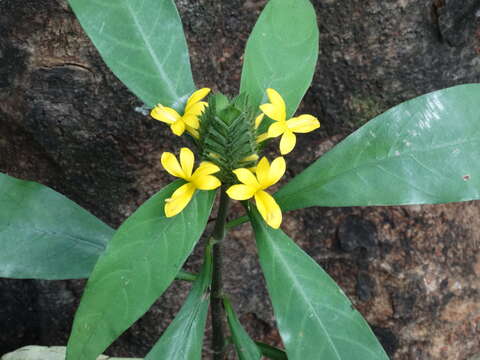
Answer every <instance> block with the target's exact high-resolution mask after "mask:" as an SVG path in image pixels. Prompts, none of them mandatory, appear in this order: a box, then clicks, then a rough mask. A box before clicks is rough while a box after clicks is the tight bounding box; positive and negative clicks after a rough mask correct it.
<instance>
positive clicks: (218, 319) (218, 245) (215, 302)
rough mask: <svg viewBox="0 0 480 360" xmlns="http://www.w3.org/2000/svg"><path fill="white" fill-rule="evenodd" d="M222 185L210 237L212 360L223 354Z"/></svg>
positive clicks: (224, 216)
mask: <svg viewBox="0 0 480 360" xmlns="http://www.w3.org/2000/svg"><path fill="white" fill-rule="evenodd" d="M225 190H226V189H225V188H224V187H223V186H222V188H221V194H220V206H219V209H218V215H217V220H216V222H215V228H214V229H213V234H212V238H213V239H214V242H215V245H213V248H212V255H213V274H212V292H211V294H210V300H211V306H212V307H211V310H212V311H211V316H212V330H213V340H212V348H213V360H223V358H224V355H225V325H224V324H225V322H224V319H225V309H224V308H223V279H222V256H223V254H222V240H223V238H224V237H225V223H226V220H227V213H228V207H229V202H230V201H229V198H228V195H227V193H226V192H225Z"/></svg>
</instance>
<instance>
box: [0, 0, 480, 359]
mask: <svg viewBox="0 0 480 360" xmlns="http://www.w3.org/2000/svg"><path fill="white" fill-rule="evenodd" d="M176 2H177V5H178V7H179V10H180V12H181V15H182V18H183V21H184V26H185V29H186V31H187V39H188V42H189V47H190V50H191V56H192V66H193V71H194V77H195V79H196V82H197V85H198V86H209V87H212V88H214V89H215V90H219V91H222V92H224V93H228V94H235V92H236V91H237V89H238V84H239V79H240V73H241V57H242V53H243V49H244V45H245V42H246V39H247V38H248V34H249V32H250V30H251V28H252V26H253V24H254V22H255V19H256V18H257V16H258V13H259V11H260V10H261V9H262V7H263V6H264V4H265V2H266V1H265V0H244V1H241V0H230V1H228V2H220V1H212V0H198V1H188V0H178V1H176ZM313 3H314V5H315V7H316V10H317V14H318V21H319V28H320V33H321V36H320V48H321V52H320V54H319V55H320V56H319V64H318V67H317V72H316V75H315V79H314V83H313V84H312V87H311V89H310V91H309V93H308V94H307V96H306V97H305V100H304V102H303V105H302V108H301V111H302V112H308V113H313V114H317V115H318V117H319V118H320V119H321V122H322V128H321V130H319V131H317V132H315V133H311V134H307V135H305V136H302V137H300V141H299V144H298V147H297V148H296V150H295V152H294V153H293V154H292V155H291V157H290V159H289V170H288V177H292V176H294V175H295V174H296V173H298V172H300V171H301V170H302V169H303V168H305V167H306V166H307V165H308V164H309V163H310V162H311V161H313V160H314V159H315V158H317V157H318V156H320V155H321V154H322V153H323V152H325V151H326V150H328V149H329V148H330V147H331V146H333V145H334V144H335V143H336V142H338V141H339V140H340V139H341V138H343V137H344V136H346V135H347V134H349V133H350V132H351V131H352V130H354V129H356V128H358V127H359V126H361V125H362V124H363V123H365V122H366V121H367V120H369V119H371V118H372V117H374V116H375V115H378V114H379V113H381V112H383V111H384V110H386V109H387V108H389V107H391V106H393V105H396V104H398V103H400V102H402V101H404V100H407V99H410V98H412V97H414V96H418V95H421V94H423V93H426V92H429V91H433V90H437V89H440V88H444V87H448V86H452V85H455V84H460V83H467V82H480V2H479V1H478V0H465V1H462V2H459V1H453V0H421V1H418V0H399V1H384V0H371V1H356V0H322V1H320V0H314V1H313ZM0 34H1V36H0V171H3V172H6V173H8V174H10V175H12V176H17V177H20V178H23V179H30V180H35V181H40V182H42V183H44V184H46V185H49V186H51V187H53V188H55V189H56V190H58V191H60V192H62V193H63V194H65V195H67V196H68V197H70V198H72V199H74V200H75V201H76V202H78V203H79V204H81V205H82V206H84V207H86V208H87V209H89V210H90V211H91V212H93V213H94V214H95V215H97V216H99V217H100V218H102V219H103V220H104V221H106V222H108V223H109V224H110V225H112V226H118V225H119V224H120V223H121V222H122V221H123V220H124V219H125V218H126V217H127V216H128V215H130V214H131V213H132V212H133V211H134V210H135V209H136V208H137V207H138V206H139V205H140V204H141V203H143V202H144V201H145V200H146V199H147V198H148V197H149V196H151V195H152V194H154V193H155V192H156V191H157V190H159V189H160V188H161V187H163V186H164V185H166V184H167V183H168V182H169V181H170V178H169V176H167V174H166V173H165V172H164V171H162V169H161V167H160V165H159V161H158V159H159V156H160V154H161V153H162V152H163V151H166V150H168V151H174V150H175V149H178V148H179V147H180V146H181V145H183V144H184V143H183V140H182V139H180V138H176V137H175V138H174V137H172V136H171V135H170V134H169V130H168V128H166V127H164V126H162V124H160V123H159V122H156V121H153V120H151V119H149V118H148V117H145V116H143V115H142V114H141V113H139V112H136V111H135V108H137V107H138V106H141V105H142V104H141V103H140V102H139V101H138V100H137V99H136V98H135V97H134V96H133V95H132V94H131V93H129V91H128V90H127V89H126V88H125V87H124V86H123V85H122V84H121V83H120V82H119V81H118V80H117V79H116V78H115V77H114V76H113V75H112V74H111V73H110V72H109V71H108V69H107V68H106V67H105V65H104V64H103V63H102V61H101V59H100V57H99V56H98V53H97V52H96V50H95V48H94V47H93V46H92V44H91V43H90V41H89V40H88V38H87V37H86V36H85V34H84V33H83V32H82V30H81V28H80V26H79V24H78V23H77V21H76V20H75V17H74V16H73V14H72V13H71V11H70V10H69V8H68V6H67V3H66V1H64V0H22V1H18V0H0ZM272 61H274V59H272ZM267 151H269V152H270V153H271V154H274V148H273V147H270V148H268V149H267ZM233 211H236V212H237V213H241V211H242V210H241V207H240V206H234V208H233ZM479 215H480V205H479V204H478V203H477V202H469V203H460V204H449V205H438V206H410V207H388V208H387V207H377V208H342V209H330V208H315V209H307V210H299V211H295V212H292V213H290V214H288V215H286V219H285V222H284V225H283V228H284V230H285V231H286V232H287V233H288V234H289V235H290V236H291V237H292V238H294V239H295V240H296V241H297V242H298V243H299V245H301V246H302V247H303V248H304V249H305V250H306V251H307V252H308V253H309V254H310V255H311V256H313V257H314V258H315V259H316V260H317V261H318V262H319V263H320V264H321V265H322V266H323V267H324V268H325V269H326V270H327V271H328V272H329V274H331V275H332V277H333V278H334V279H335V280H336V281H338V282H339V284H340V285H341V286H342V288H343V289H345V291H346V293H347V294H348V295H349V296H350V298H351V299H352V300H353V302H354V304H355V305H356V306H357V307H358V309H359V310H360V311H361V312H362V313H363V314H364V316H365V317H366V318H367V320H368V321H369V322H370V324H371V325H372V327H373V329H374V330H375V333H376V334H377V336H378V337H379V339H380V340H381V342H382V344H383V345H384V347H385V349H386V350H387V351H388V353H389V354H390V356H391V358H392V359H395V360H417V359H418V360H426V359H432V360H440V359H449V360H467V359H470V358H471V357H472V356H474V355H475V354H478V352H479V351H480V301H479V299H480V280H479V279H480V251H479V244H480V239H479V235H478V234H479V231H478V228H479V225H480V224H479V220H478V219H480V216H479ZM225 247H226V251H227V253H228V254H229V259H228V260H227V263H226V266H225V268H226V282H227V292H228V293H229V294H230V295H231V297H232V298H233V303H234V305H235V308H236V310H237V311H238V313H239V314H240V318H241V320H242V322H243V323H244V324H246V327H247V329H248V330H249V332H250V334H251V335H252V336H254V337H255V338H256V339H258V340H262V341H265V342H269V343H272V344H277V345H280V338H279V336H278V332H277V330H276V329H275V326H274V321H273V317H272V313H271V308H270V304H269V300H268V297H267V294H266V290H265V287H264V282H263V278H262V276H261V271H260V269H259V266H258V262H257V259H256V250H255V246H254V242H253V240H252V239H251V230H250V228H249V226H248V225H243V226H241V227H239V228H237V229H234V230H233V231H232V233H231V235H230V237H229V239H228V241H227V242H226V243H225ZM200 254H201V248H200V247H199V248H198V249H197V251H196V252H195V254H194V255H193V256H192V258H191V259H190V260H189V263H188V266H187V268H188V269H191V270H198V268H199V265H200ZM83 287H84V282H83V281H79V280H77V281H63V282H47V281H17V280H11V279H0V329H1V331H0V354H3V353H6V352H9V351H12V350H14V349H16V348H19V347H21V346H23V345H30V344H33V343H35V344H40V345H65V344H66V341H67V338H68V333H69V331H70V327H71V321H72V318H73V314H74V311H75V308H76V306H77V305H78V301H79V298H80V296H81V293H82V290H83ZM188 288H189V285H188V284H186V283H183V282H177V283H175V284H173V285H172V286H171V288H170V289H169V291H168V292H167V293H166V294H165V295H164V296H162V298H161V299H160V300H159V301H158V302H157V303H156V304H155V305H154V306H153V307H152V309H151V310H150V311H149V313H148V314H147V315H146V316H144V317H143V318H142V319H140V320H139V321H138V322H137V323H136V324H135V325H134V326H133V327H132V328H131V329H130V330H129V331H127V332H126V333H125V334H124V335H123V336H122V337H121V338H120V339H119V340H118V341H117V342H115V344H114V345H112V346H111V347H110V349H109V350H108V351H107V353H108V354H111V355H114V356H137V357H142V356H144V355H145V354H146V353H147V351H148V349H149V348H150V347H151V346H152V345H153V344H154V343H155V341H156V339H157V338H158V336H159V335H160V334H161V332H162V331H163V330H164V329H165V327H166V326H167V325H168V323H169V321H170V320H171V319H172V317H173V316H174V314H175V313H176V311H177V310H178V309H179V307H180V305H181V301H182V300H183V299H184V298H185V296H186V293H187V292H188ZM5 329H8V330H6V331H5ZM207 343H208V338H207ZM207 355H208V350H206V351H205V356H206V357H207Z"/></svg>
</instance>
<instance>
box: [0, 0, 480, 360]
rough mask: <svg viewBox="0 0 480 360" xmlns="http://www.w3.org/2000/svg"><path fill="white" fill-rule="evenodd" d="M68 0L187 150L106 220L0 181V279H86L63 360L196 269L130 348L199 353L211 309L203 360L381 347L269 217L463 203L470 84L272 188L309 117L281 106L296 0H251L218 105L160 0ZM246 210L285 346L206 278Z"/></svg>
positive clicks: (477, 102) (474, 95)
mask: <svg viewBox="0 0 480 360" xmlns="http://www.w3.org/2000/svg"><path fill="white" fill-rule="evenodd" d="M70 5H71V7H72V9H73V10H74V12H75V13H76V15H77V17H78V19H79V20H80V23H81V24H82V26H83V28H84V29H85V31H86V33H87V34H88V35H89V36H90V38H91V39H92V41H93V43H94V44H95V46H96V47H97V49H98V50H99V52H100V54H101V55H102V57H103V59H104V60H105V62H106V63H107V65H108V66H109V67H110V69H111V70H112V71H113V72H114V73H115V74H116V75H117V77H118V78H119V79H120V80H121V81H123V82H124V83H125V84H126V85H127V86H128V87H129V88H130V90H131V91H132V92H133V93H135V94H136V95H137V96H138V97H139V98H140V99H141V100H142V101H143V102H144V103H145V104H146V105H147V106H149V107H150V108H151V109H152V110H151V116H152V117H153V118H155V119H157V120H160V121H162V122H164V123H166V124H167V125H169V126H170V128H171V130H172V132H173V134H174V135H178V136H181V135H182V136H183V135H184V136H188V137H189V138H190V139H191V144H192V146H191V147H190V148H186V147H184V148H181V149H179V156H178V159H179V160H178V159H177V157H176V155H174V154H172V153H169V152H166V153H164V154H163V155H162V158H161V162H162V164H163V166H164V168H165V170H166V171H168V172H169V173H170V174H171V175H173V176H175V177H178V178H180V179H179V180H176V181H174V182H172V183H171V184H170V185H167V186H166V187H165V188H163V189H162V190H160V191H159V192H158V193H157V194H156V195H154V196H153V197H152V198H151V199H149V200H148V201H147V202H145V203H144V204H143V205H142V206H141V207H140V208H139V209H138V210H137V211H136V212H135V213H134V214H133V215H132V216H130V217H129V218H128V219H127V220H126V221H125V222H124V223H123V224H122V226H120V228H119V229H118V230H116V231H114V230H112V229H110V228H109V227H108V226H106V225H105V224H103V223H102V222H101V221H100V220H98V219H97V218H95V217H94V216H93V215H91V214H89V213H87V212H86V211H85V210H83V209H81V208H80V207H78V206H77V205H76V204H74V203H73V202H71V201H69V200H68V199H66V198H65V197H63V196H62V195H60V194H58V193H56V192H54V191H53V190H51V189H48V188H46V187H44V186H42V185H40V184H36V183H31V182H25V181H21V180H17V179H14V178H12V177H9V176H7V175H3V174H2V175H0V199H1V201H2V206H1V207H0V241H1V243H2V252H0V276H3V277H13V278H39V279H68V278H84V277H88V278H89V280H88V283H87V287H86V289H85V293H84V295H83V297H82V301H81V304H80V307H79V309H78V311H77V314H76V317H75V321H74V324H73V329H72V333H71V336H70V340H69V344H68V350H67V360H93V359H95V358H96V357H97V355H99V354H100V353H102V352H103V351H104V350H105V349H106V348H107V347H108V346H109V345H110V344H111V343H112V342H113V341H114V340H115V339H116V338H117V337H118V336H119V335H120V334H121V333H122V332H124V331H125V330H126V329H127V328H128V327H129V326H131V325H132V324H133V323H134V322H135V321H136V320H137V319H139V318H140V317H141V316H142V315H143V314H144V313H145V312H146V311H147V310H148V309H149V307H150V306H151V305H152V304H153V302H154V301H155V300H156V299H157V298H158V297H159V296H160V295H162V293H163V292H164V291H165V290H166V288H167V287H168V286H169V285H170V284H171V283H172V281H174V279H175V278H178V279H184V280H190V281H194V283H193V286H192V289H191V291H190V294H189V296H188V298H187V300H186V301H185V303H184V305H183V307H182V308H181V310H180V311H179V313H178V314H177V316H176V317H175V319H174V320H173V322H172V323H171V324H170V326H169V327H168V328H167V330H166V331H165V332H164V333H163V335H162V336H161V337H160V339H159V340H158V342H157V344H156V345H155V346H154V348H153V349H152V350H151V352H150V353H149V354H148V355H147V357H146V359H200V358H201V350H202V341H203V333H204V328H205V323H206V318H207V312H208V309H209V307H210V308H211V317H212V328H213V347H214V349H213V350H214V355H213V356H214V359H222V358H223V357H224V351H225V346H226V343H227V342H228V341H230V342H232V343H233V344H234V345H235V348H236V350H237V354H238V357H239V358H240V359H241V360H244V359H245V360H247V359H259V358H260V357H261V356H262V354H263V355H264V356H266V357H269V358H272V359H286V358H287V357H288V359H291V360H305V359H322V360H331V359H332V360H337V359H341V360H346V359H348V360H358V359H388V357H387V355H386V354H385V352H384V350H383V349H382V347H381V346H380V344H379V342H378V341H377V339H376V337H375V336H374V335H373V333H372V331H371V330H370V328H369V326H368V324H367V323H366V321H365V320H364V319H363V318H362V316H361V315H360V314H359V313H358V312H357V311H356V310H355V309H354V308H353V307H352V305H351V303H350V301H349V300H348V299H347V297H346V296H345V295H344V293H343V292H342V291H341V289H340V288H339V287H338V286H337V285H336V284H335V282H334V281H333V280H332V279H331V278H330V277H329V276H328V275H327V274H326V273H325V272H324V271H323V270H322V268H321V267H320V266H319V265H318V264H317V263H316V262H315V261H314V260H312V259H311V258H310V257H309V256H308V255H307V254H305V253H304V252H303V251H302V250H301V249H300V248H299V247H298V246H296V245H295V243H294V242H293V241H292V240H291V239H290V238H289V237H288V236H287V235H286V234H285V233H283V232H282V230H280V229H279V227H280V225H281V220H282V211H283V212H285V211H289V210H294V209H300V208H305V207H309V206H366V205H404V204H434V203H445V202H452V201H466V200H472V199H479V198H480V192H479V186H480V165H479V162H478V161H476V160H477V159H478V157H479V155H480V154H479V153H480V146H479V145H480V111H479V107H480V85H479V84H466V85H460V86H456V87H452V88H448V89H444V90H440V91H436V92H433V93H430V94H427V95H423V96H420V97H418V98H415V99H413V100H410V101H407V102H405V103H403V104H400V105H398V106H396V107H394V108H393V109H391V110H389V111H387V112H385V113H384V114H382V115H380V116H378V117H376V118H375V119H373V120H371V121H370V122H368V123H367V124H366V125H364V126H362V127H361V128H360V129H358V130H357V131H356V132H355V133H353V134H351V135H350V136H348V137H347V138H346V139H345V140H343V141H342V142H341V143H340V144H338V145H337V146H335V147H334V148H333V149H332V150H331V151H329V152H328V153H327V154H325V155H324V156H322V157H321V158H319V159H318V160H317V161H315V162H314V163H313V164H312V165H310V166H309V167H308V168H307V169H305V170H304V171H302V172H301V173H300V174H299V175H297V176H295V177H294V178H293V179H291V180H290V181H289V182H288V183H287V184H286V185H284V186H283V187H281V188H280V189H279V190H278V191H277V192H276V193H275V194H273V196H272V194H271V190H270V187H271V186H272V185H274V184H275V183H277V182H278V181H279V179H280V178H281V177H282V176H283V174H284V172H285V168H286V163H288V154H289V153H290V152H291V151H292V150H293V148H294V146H295V142H296V134H299V133H304V132H310V131H313V130H315V129H316V128H318V127H319V122H318V120H317V119H316V118H315V117H314V116H312V115H299V116H296V117H295V116H293V114H294V113H295V110H296V108H297V106H298V104H299V103H300V101H301V99H302V97H303V95H304V93H305V92H306V90H307V88H308V87H309V85H310V83H311V81H312V76H313V72H314V68H315V64H316V60H317V54H318V30H317V23H316V16H315V12H314V10H313V7H312V5H311V4H310V2H309V1H308V0H270V1H269V2H268V3H267V5H266V7H265V9H264V10H263V11H262V14H261V16H260V18H259V19H258V21H257V24H256V25H255V27H254V29H253V31H252V34H251V36H250V38H249V40H248V43H247V48H246V51H245V56H244V64H243V72H242V79H241V84H240V95H239V96H237V97H235V98H233V99H229V98H227V97H226V96H224V95H222V94H220V93H216V94H210V90H209V89H207V88H203V89H200V90H196V89H195V86H194V84H193V80H192V74H191V69H190V63H189V57H188V51H187V47H186V42H185V37H184V34H183V30H182V26H181V22H180V18H179V16H178V13H177V10H176V7H175V4H174V2H173V1H172V0H115V1H112V2H105V1H94V0H70ZM207 96H208V97H207ZM277 137H280V140H279V152H280V154H279V156H278V157H276V158H274V159H270V160H271V161H269V160H268V159H267V158H266V157H264V156H263V157H262V155H261V150H262V147H263V145H264V144H265V142H267V141H276V140H274V138H277ZM283 155H285V156H286V157H287V158H286V159H287V160H285V158H284V157H283ZM195 159H197V160H199V161H200V162H198V164H197V166H195ZM218 189H219V190H218ZM217 191H218V192H220V201H219V209H218V215H217V217H216V221H215V226H214V229H213V232H212V234H211V235H210V237H209V240H208V241H207V245H206V248H205V261H204V265H203V267H202V270H201V272H200V273H199V274H198V275H195V274H190V273H185V272H183V271H182V270H181V268H182V265H183V264H184V262H185V260H186V259H187V257H188V256H189V254H190V253H191V252H192V250H193V248H194V246H195V245H196V243H197V241H198V240H199V238H200V237H201V235H202V233H203V232H204V229H205V227H206V224H207V221H208V219H209V216H210V213H211V210H212V206H213V204H214V198H215V194H216V192H217ZM229 197H230V198H232V199H236V200H241V201H243V204H244V205H245V208H246V209H247V214H248V216H246V217H240V218H237V219H235V220H233V221H231V222H230V223H228V224H227V222H226V220H227V215H228V209H229V202H230V199H229ZM249 199H253V200H249ZM246 221H250V222H251V224H252V226H253V229H254V233H255V237H256V243H257V247H258V256H259V259H260V264H261V266H262V270H263V273H264V276H265V280H266V284H267V288H268V291H269V294H270V297H271V301H272V305H273V310H274V314H275V318H276V321H277V324H278V327H279V331H280V335H281V337H282V340H283V343H284V345H285V351H282V350H279V349H276V348H273V347H270V346H269V345H266V344H262V343H258V342H254V341H253V340H252V339H251V338H250V337H249V336H248V334H247V333H246V332H245V330H244V329H243V328H242V326H241V324H240V322H239V320H238V318H237V316H236V315H235V312H234V309H233V307H232V305H231V303H230V301H229V299H228V298H227V294H224V292H223V289H222V280H221V268H220V266H219V264H220V262H221V256H222V253H221V244H222V241H223V238H224V236H225V233H226V231H227V230H228V229H229V228H231V227H232V226H234V225H237V224H240V223H242V222H246ZM27 247H28V249H29V251H28V252H26V251H25V249H26V248H27ZM225 316H226V319H227V322H228V325H229V332H230V334H231V336H230V337H228V338H227V337H226V331H225V329H224V328H223V326H224V325H223V319H224V317H225Z"/></svg>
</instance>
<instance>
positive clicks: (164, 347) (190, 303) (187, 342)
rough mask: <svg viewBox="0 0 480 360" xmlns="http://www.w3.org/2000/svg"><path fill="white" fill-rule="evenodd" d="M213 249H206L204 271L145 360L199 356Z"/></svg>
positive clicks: (191, 359)
mask: <svg viewBox="0 0 480 360" xmlns="http://www.w3.org/2000/svg"><path fill="white" fill-rule="evenodd" d="M211 280H212V250H211V246H210V245H209V246H207V248H206V253H205V262H204V263H203V269H202V271H201V273H200V275H199V277H198V279H197V280H196V281H195V282H194V284H193V286H192V289H191V291H190V294H189V295H188V297H187V300H186V301H185V303H184V304H183V306H182V308H181V309H180V311H179V313H178V314H177V316H176V317H175V319H174V320H173V321H172V323H171V324H170V325H169V326H168V328H167V330H166V331H165V332H164V333H163V335H162V337H161V338H160V340H159V341H158V342H157V343H156V344H155V346H154V347H153V349H152V350H151V351H150V352H149V353H148V355H147V357H146V358H145V360H156V359H169V360H194V359H198V360H200V358H201V357H202V343H203V333H204V331H205V323H206V320H207V314H208V305H209V303H210V296H209V289H210V283H211Z"/></svg>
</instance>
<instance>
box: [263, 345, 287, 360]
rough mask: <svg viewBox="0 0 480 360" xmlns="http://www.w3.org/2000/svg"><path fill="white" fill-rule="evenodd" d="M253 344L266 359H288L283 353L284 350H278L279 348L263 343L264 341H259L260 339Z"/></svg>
mask: <svg viewBox="0 0 480 360" xmlns="http://www.w3.org/2000/svg"><path fill="white" fill-rule="evenodd" d="M255 344H257V346H258V348H259V349H260V351H261V353H262V355H263V356H265V357H266V358H268V359H273V360H288V358H287V354H285V351H283V350H280V349H279V348H276V347H274V346H271V345H268V344H265V343H263V342H260V341H255Z"/></svg>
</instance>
